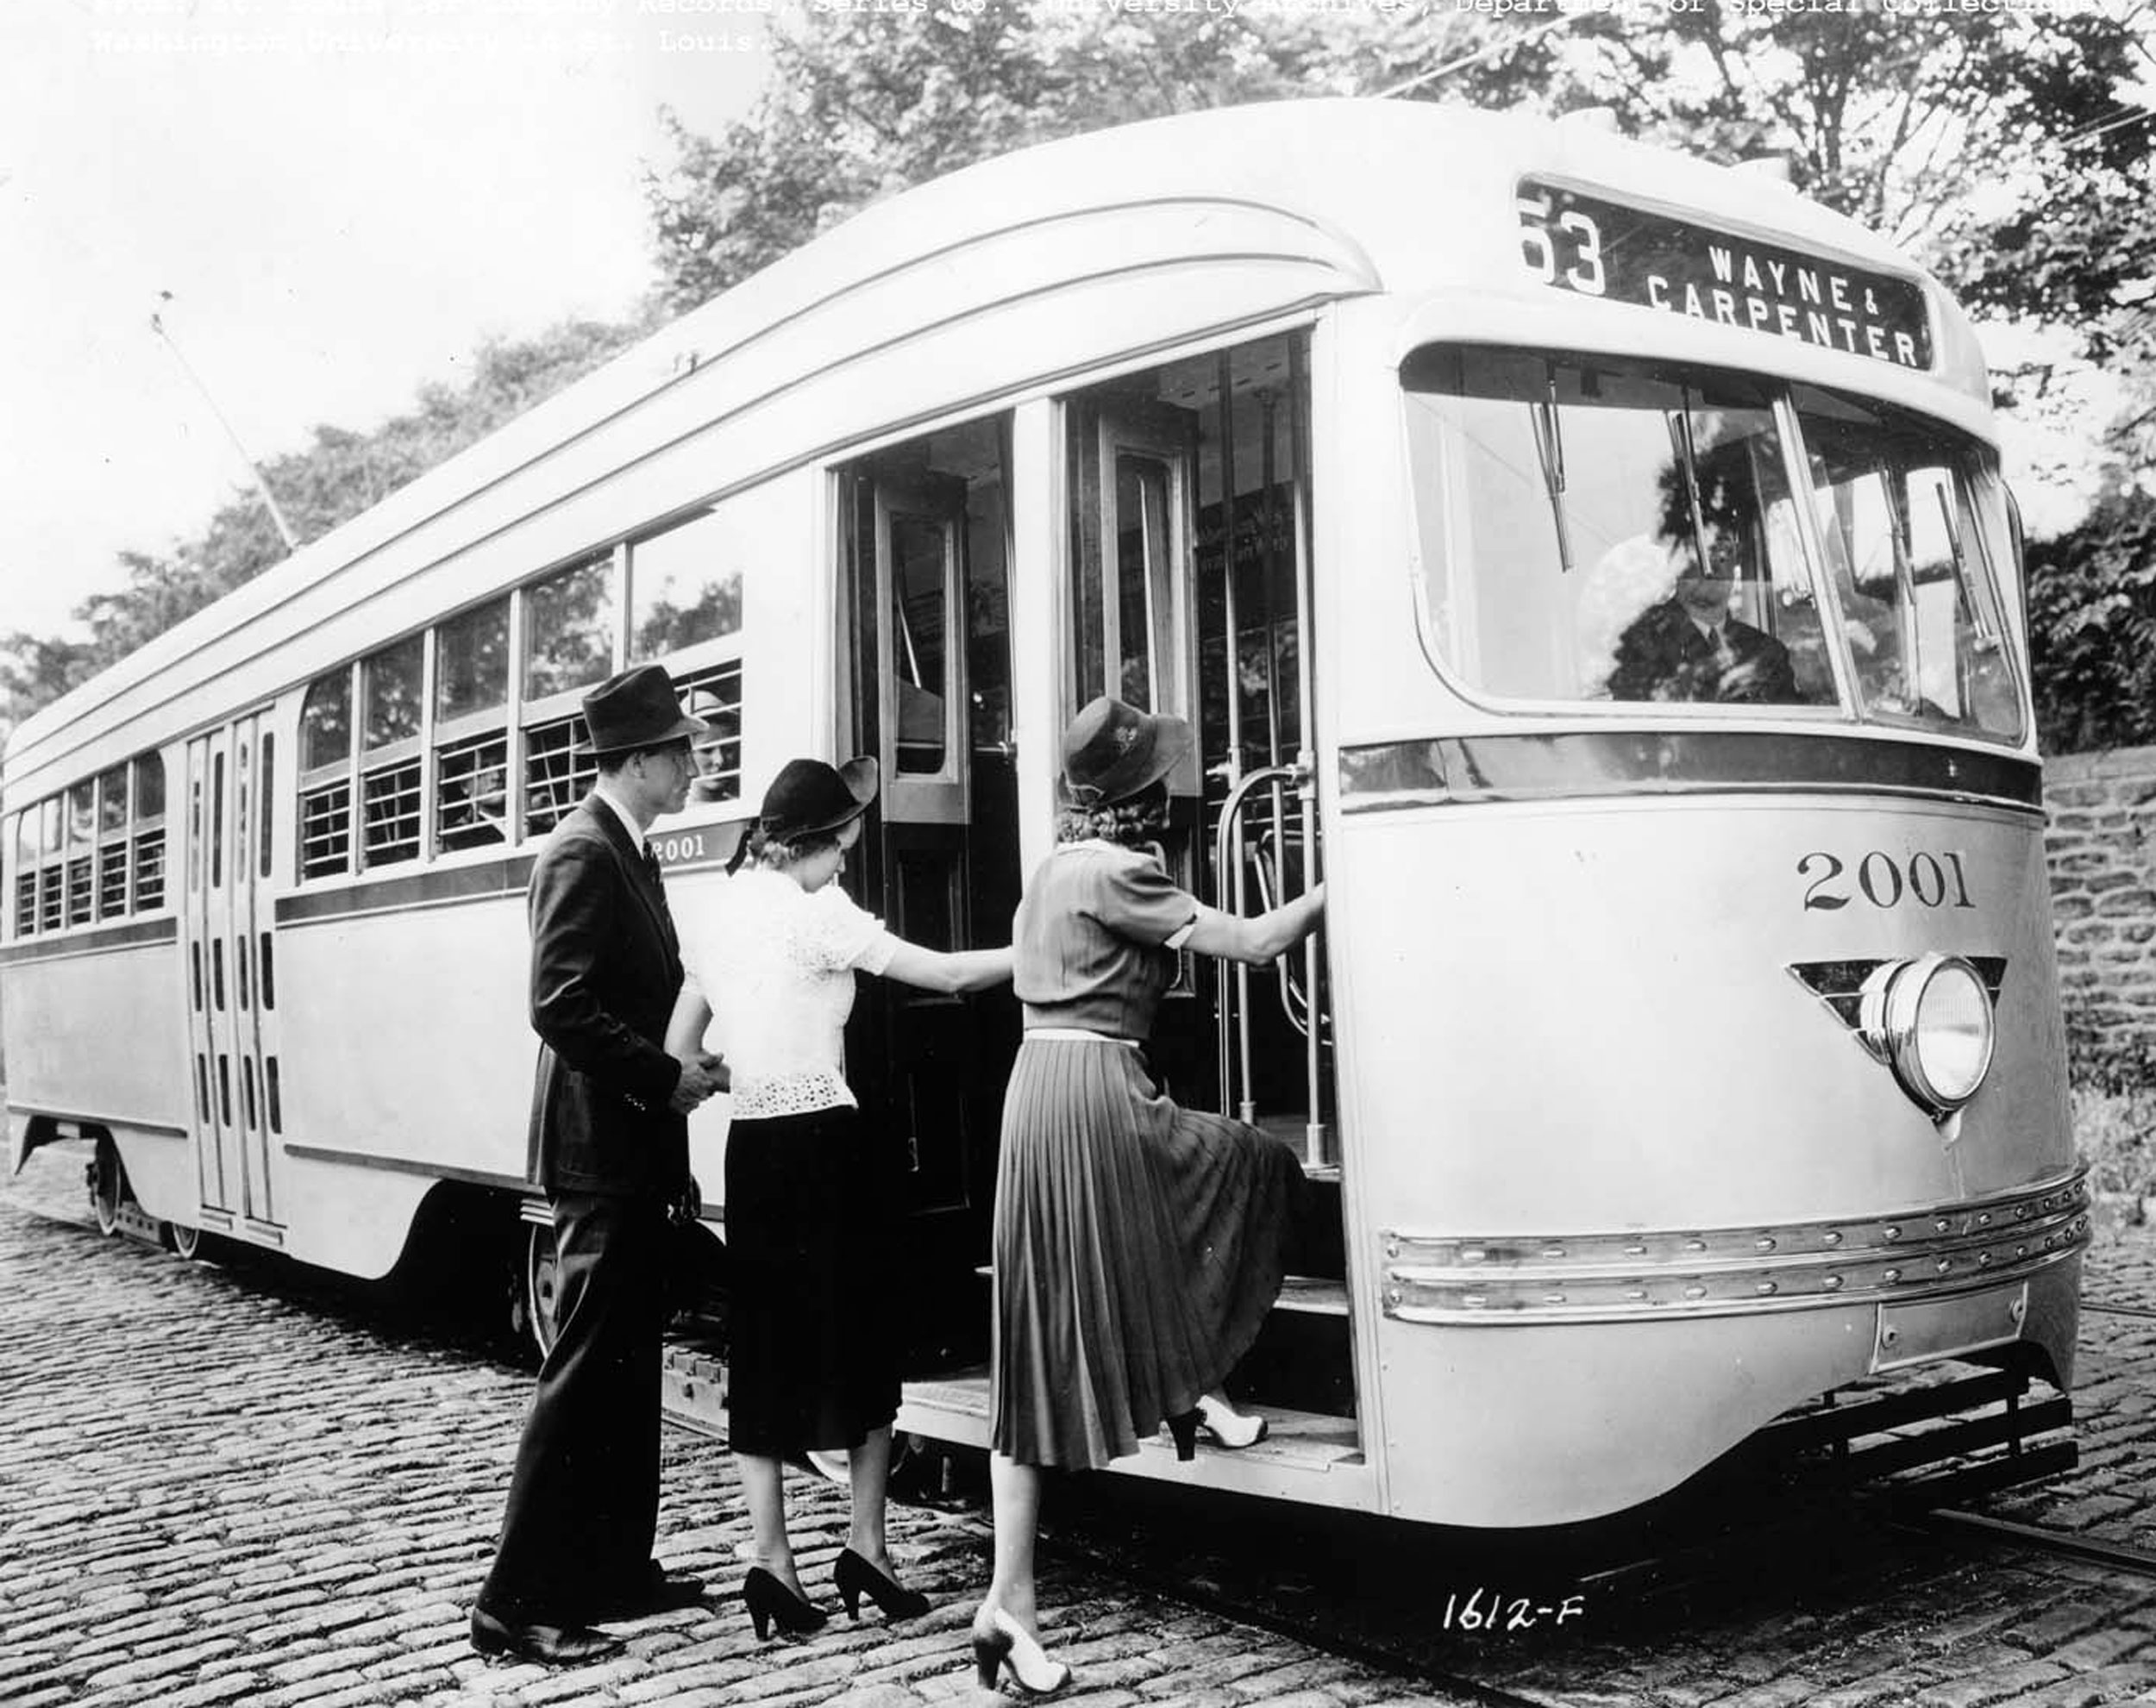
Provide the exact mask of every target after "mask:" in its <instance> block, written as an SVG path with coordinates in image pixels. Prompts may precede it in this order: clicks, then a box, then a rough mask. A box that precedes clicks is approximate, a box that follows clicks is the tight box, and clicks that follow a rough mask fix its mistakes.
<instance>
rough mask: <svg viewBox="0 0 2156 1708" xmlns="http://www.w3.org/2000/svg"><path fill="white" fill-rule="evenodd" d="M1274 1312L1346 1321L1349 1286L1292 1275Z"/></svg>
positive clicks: (987, 1268) (982, 1272)
mask: <svg viewBox="0 0 2156 1708" xmlns="http://www.w3.org/2000/svg"><path fill="white" fill-rule="evenodd" d="M974 1273H975V1274H976V1275H978V1276H980V1277H981V1279H982V1280H984V1281H987V1280H993V1279H994V1277H995V1269H994V1267H993V1265H990V1264H987V1263H983V1264H981V1265H980V1266H978V1267H976V1268H975V1270H974ZM1273 1309H1274V1310H1275V1311H1294V1312H1296V1313H1297V1314H1299V1315H1301V1316H1306V1317H1344V1316H1346V1315H1347V1314H1348V1298H1347V1283H1346V1282H1345V1281H1335V1280H1329V1279H1326V1277H1325V1276H1322V1275H1290V1276H1288V1279H1286V1280H1284V1281H1282V1283H1281V1284H1280V1297H1279V1298H1275V1300H1274V1301H1273Z"/></svg>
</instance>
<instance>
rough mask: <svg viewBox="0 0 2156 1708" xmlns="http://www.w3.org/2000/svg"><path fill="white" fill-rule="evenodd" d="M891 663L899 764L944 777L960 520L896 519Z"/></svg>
mask: <svg viewBox="0 0 2156 1708" xmlns="http://www.w3.org/2000/svg"><path fill="white" fill-rule="evenodd" d="M889 525H890V554H891V565H890V575H891V610H890V612H889V622H890V625H891V636H892V644H891V667H892V670H893V673H895V675H896V677H897V688H898V724H899V728H898V736H897V741H896V743H895V748H896V753H897V757H898V768H899V770H900V771H901V772H911V773H918V774H921V775H925V776H930V777H933V776H937V775H938V774H940V773H942V772H943V768H944V760H945V756H946V753H947V751H948V749H947V746H946V742H947V738H948V735H949V733H950V731H949V724H950V716H949V713H948V711H947V710H946V708H948V707H949V706H950V704H951V703H952V701H953V699H954V698H956V678H955V675H954V673H953V670H952V659H953V656H954V655H953V654H952V652H951V649H950V645H949V641H950V633H951V630H952V629H953V627H954V626H955V625H954V624H953V623H952V621H951V616H950V608H951V605H952V604H953V603H954V602H955V599H956V593H957V586H958V577H957V552H958V543H957V541H958V525H957V523H956V522H955V521H951V520H950V519H947V518H945V517H943V516H907V515H904V514H900V513H899V512H897V511H895V510H894V511H893V513H892V514H891V516H890V519H889Z"/></svg>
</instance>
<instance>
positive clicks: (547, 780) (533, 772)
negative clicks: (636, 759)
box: [524, 713, 599, 836]
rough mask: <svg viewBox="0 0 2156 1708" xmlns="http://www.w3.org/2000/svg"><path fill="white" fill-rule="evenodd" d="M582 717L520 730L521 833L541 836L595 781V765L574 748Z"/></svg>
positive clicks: (596, 770)
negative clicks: (522, 771) (522, 780)
mask: <svg viewBox="0 0 2156 1708" xmlns="http://www.w3.org/2000/svg"><path fill="white" fill-rule="evenodd" d="M583 729H584V720H583V718H582V716H580V715H579V714H576V713H572V714H571V715H570V716H567V717H557V718H555V719H553V720H551V721H550V722H548V723H536V724H534V725H533V726H532V727H531V728H530V729H527V730H525V731H524V834H525V835H527V836H538V835H544V834H545V833H546V832H548V831H549V830H551V829H554V827H555V825H556V824H558V823H561V818H562V816H563V815H564V814H566V813H567V812H568V811H569V810H571V809H572V808H573V807H574V806H575V805H576V804H577V803H578V802H579V801H580V800H582V799H583V798H584V797H585V795H586V793H587V792H588V791H590V789H591V787H592V784H593V783H595V782H597V781H598V780H599V766H598V764H597V762H596V761H595V760H592V756H591V755H590V754H585V753H580V752H579V751H578V750H577V742H578V738H579V737H580V735H582V733H583Z"/></svg>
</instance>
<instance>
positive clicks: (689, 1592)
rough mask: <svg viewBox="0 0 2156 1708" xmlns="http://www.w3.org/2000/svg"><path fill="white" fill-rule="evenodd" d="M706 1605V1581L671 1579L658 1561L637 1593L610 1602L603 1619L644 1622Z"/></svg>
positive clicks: (602, 1615)
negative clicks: (649, 1618)
mask: <svg viewBox="0 0 2156 1708" xmlns="http://www.w3.org/2000/svg"><path fill="white" fill-rule="evenodd" d="M703 1605H705V1600H704V1580H703V1579H701V1578H690V1577H671V1576H669V1575H667V1573H666V1571H665V1570H664V1569H663V1568H661V1566H660V1565H659V1563H658V1562H657V1561H653V1562H652V1566H651V1571H650V1574H649V1576H648V1577H646V1578H645V1579H644V1580H643V1582H642V1583H641V1584H638V1585H637V1586H636V1587H635V1588H634V1589H631V1590H627V1591H624V1592H623V1593H622V1595H621V1596H620V1597H619V1599H616V1600H613V1601H610V1602H608V1603H607V1604H606V1606H605V1610H604V1611H602V1612H601V1613H600V1615H599V1617H601V1618H605V1619H641V1618H642V1617H645V1616H646V1615H648V1614H652V1613H678V1612H680V1611H681V1610H682V1609H683V1608H685V1607H701V1606H703Z"/></svg>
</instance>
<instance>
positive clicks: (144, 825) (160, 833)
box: [133, 754, 165, 909]
mask: <svg viewBox="0 0 2156 1708" xmlns="http://www.w3.org/2000/svg"><path fill="white" fill-rule="evenodd" d="M133 857H134V862H135V906H136V907H137V908H138V909H141V908H146V907H162V906H164V905H165V755H164V754H142V755H141V757H140V758H139V759H137V760H135V852H134V856H133Z"/></svg>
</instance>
